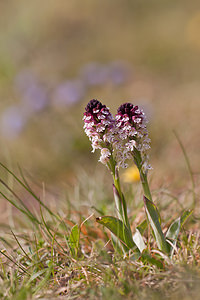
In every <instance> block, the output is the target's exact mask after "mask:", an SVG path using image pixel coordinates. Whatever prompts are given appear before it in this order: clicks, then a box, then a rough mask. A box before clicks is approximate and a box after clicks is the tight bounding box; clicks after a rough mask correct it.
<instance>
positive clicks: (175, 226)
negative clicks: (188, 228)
mask: <svg viewBox="0 0 200 300" xmlns="http://www.w3.org/2000/svg"><path fill="white" fill-rule="evenodd" d="M191 214H192V211H189V210H187V211H185V212H184V213H183V214H182V216H181V217H179V218H177V219H176V220H175V221H174V222H172V224H171V225H170V227H169V229H168V230H167V233H166V239H167V242H168V241H169V242H170V243H169V242H168V244H169V247H170V256H171V257H172V256H173V254H174V250H175V247H176V243H177V239H178V235H179V232H180V230H181V227H182V226H183V224H184V223H185V222H186V220H187V219H188V218H189V216H191Z"/></svg>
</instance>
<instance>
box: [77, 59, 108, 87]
mask: <svg viewBox="0 0 200 300" xmlns="http://www.w3.org/2000/svg"><path fill="white" fill-rule="evenodd" d="M80 76H81V78H82V80H83V81H85V82H86V84H88V85H102V84H105V83H106V82H107V81H108V79H109V72H108V68H107V66H105V65H101V64H99V63H97V62H91V63H88V64H86V65H84V66H83V67H82V68H81V69H80Z"/></svg>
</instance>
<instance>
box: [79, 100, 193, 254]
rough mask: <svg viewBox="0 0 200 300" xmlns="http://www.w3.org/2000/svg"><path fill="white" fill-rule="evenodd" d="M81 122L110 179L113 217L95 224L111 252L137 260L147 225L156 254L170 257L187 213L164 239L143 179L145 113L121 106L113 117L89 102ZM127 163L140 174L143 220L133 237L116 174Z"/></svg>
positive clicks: (146, 139)
mask: <svg viewBox="0 0 200 300" xmlns="http://www.w3.org/2000/svg"><path fill="white" fill-rule="evenodd" d="M83 120H84V130H85V133H86V135H87V136H88V137H89V139H90V141H91V144H92V152H94V151H95V150H96V149H99V150H100V153H101V155H100V158H99V161H100V162H101V163H103V164H104V165H106V166H107V167H108V169H109V170H110V172H111V174H112V177H113V192H114V199H115V205H116V211H117V217H112V216H103V217H98V218H97V219H96V220H97V222H98V223H100V224H102V225H104V226H105V227H107V228H108V229H109V230H110V231H111V233H112V242H113V246H114V248H115V249H116V250H118V251H120V252H123V253H124V254H126V255H127V253H129V252H130V253H133V257H134V258H138V257H140V256H141V255H142V254H143V253H144V252H145V249H147V245H145V243H144V239H143V234H144V231H145V229H146V227H147V225H148V223H149V224H150V226H151V228H152V231H153V237H154V239H155V241H156V243H157V246H158V248H159V250H160V251H162V252H163V253H165V254H167V255H169V256H172V255H173V253H174V250H175V249H176V242H177V238H178V234H179V231H180V229H181V226H182V225H183V223H184V222H185V220H186V219H187V217H188V216H189V215H190V214H191V212H189V211H186V212H185V213H183V215H182V216H181V217H179V218H178V219H176V220H175V221H174V222H173V223H172V224H171V226H170V227H169V229H168V231H167V233H166V234H165V235H164V233H163V231H162V228H161V220H160V216H159V212H158V210H157V208H156V206H155V204H154V203H153V201H152V196H151V192H150V188H149V184H148V179H147V174H148V170H150V169H151V165H150V164H149V156H148V150H149V149H150V138H149V136H148V131H147V118H146V115H145V113H144V112H143V110H142V109H140V108H139V107H138V106H137V105H133V104H131V103H124V104H122V105H121V106H120V107H119V108H118V110H117V114H116V115H115V117H113V116H112V114H111V113H110V111H109V108H108V107H106V105H103V104H102V103H101V102H100V101H98V100H95V99H93V100H91V101H90V102H89V103H88V104H87V106H86V108H85V112H84V117H83ZM130 161H134V163H135V165H136V166H137V168H138V170H139V173H140V180H141V183H142V187H143V191H144V208H145V212H146V216H147V220H144V221H143V222H142V223H141V224H140V225H139V226H138V227H137V228H136V232H135V233H134V234H133V233H132V231H131V226H130V223H129V219H128V214H127V205H126V200H125V197H124V195H123V193H122V190H121V185H120V178H119V172H118V171H119V168H120V167H122V168H126V167H127V166H128V163H129V162H130Z"/></svg>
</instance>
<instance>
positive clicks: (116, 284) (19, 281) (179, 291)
mask: <svg viewBox="0 0 200 300" xmlns="http://www.w3.org/2000/svg"><path fill="white" fill-rule="evenodd" d="M1 167H2V168H4V169H6V170H7V172H8V173H9V174H10V176H13V178H14V180H15V181H16V183H17V184H18V185H20V186H21V189H22V190H24V191H26V192H28V193H29V195H30V196H31V197H32V201H35V203H39V209H38V210H33V209H32V210H31V209H30V208H28V206H27V204H26V203H25V201H23V200H22V199H21V198H20V197H19V196H18V194H17V192H15V191H14V190H13V189H11V188H10V187H9V186H8V185H7V184H6V183H5V182H3V181H2V182H1V183H3V186H4V189H2V192H1V195H2V196H3V197H4V199H6V200H7V201H9V202H10V203H11V204H12V205H13V206H14V207H15V208H17V209H18V213H15V215H13V216H12V219H13V224H11V225H10V226H7V227H4V228H2V230H1V248H0V297H1V298H2V299H36V298H42V297H45V298H48V297H49V298H52V297H55V298H58V299H59V298H61V299H62V298H65V297H67V299H101V298H102V299H104V298H105V299H107V298H111V299H114V298H115V299H122V298H124V297H126V298H127V299H141V298H142V299H147V298H148V299H149V298H150V299H156V298H158V299H159V297H160V296H161V295H162V297H163V299H165V298H166V299H168V298H170V297H171V298H175V297H179V296H181V297H182V298H183V299H184V296H185V295H186V294H187V295H188V297H191V298H192V297H194V295H198V293H199V282H200V274H199V264H200V247H199V231H198V230H197V229H196V230H194V229H193V230H190V231H185V230H184V231H183V232H182V233H181V235H180V236H179V239H178V242H177V247H176V251H175V254H174V256H173V260H169V259H166V257H165V256H163V257H162V256H161V255H160V253H158V252H156V251H154V252H153V251H151V257H150V256H149V254H148V253H146V257H145V256H144V258H143V259H142V260H140V259H139V260H137V261H134V260H132V259H131V257H130V258H129V257H126V258H125V259H124V258H123V257H122V256H121V255H119V254H118V253H116V252H115V251H114V249H113V247H112V244H111V243H110V242H109V241H110V239H111V236H110V235H109V234H108V233H107V231H106V230H105V229H104V228H103V227H101V226H100V225H98V224H96V221H95V218H94V216H93V214H91V211H90V209H86V208H84V210H82V211H81V212H80V211H79V210H78V209H77V208H76V207H75V206H76V205H75V204H73V205H72V207H71V210H70V214H69V205H66V204H67V203H65V205H62V204H61V203H60V205H57V209H56V210H55V209H54V210H52V209H50V203H49V204H48V205H47V204H44V202H43V201H42V200H41V199H40V198H39V197H38V196H37V195H36V194H35V193H34V192H33V190H32V189H31V188H30V186H29V184H28V183H27V182H26V180H24V179H23V178H22V180H21V179H20V178H19V177H18V176H16V175H15V174H14V173H13V172H11V171H10V170H8V169H7V168H6V167H5V166H3V165H1ZM87 180H90V178H88V179H87ZM82 184H85V183H84V182H82ZM14 186H15V185H14ZM83 189H84V188H83V187H80V193H82V192H81V191H82V190H83ZM16 190H17V189H16ZM80 193H79V194H78V193H77V191H76V192H75V195H76V198H79V201H82V200H83V199H82V198H81V197H83V196H84V197H85V195H84V193H85V191H84V193H83V194H80ZM82 195H83V196H82ZM74 200H77V199H74ZM9 205H10V204H9ZM132 205H133V206H134V204H132ZM97 208H98V205H97ZM133 208H135V209H137V210H140V208H139V207H138V206H137V205H135V207H133ZM145 236H146V239H148V238H149V245H151V249H152V250H153V248H155V245H154V241H153V239H151V238H150V237H148V232H147V233H146V235H145ZM169 287H170V289H169ZM189 299H190V298H189Z"/></svg>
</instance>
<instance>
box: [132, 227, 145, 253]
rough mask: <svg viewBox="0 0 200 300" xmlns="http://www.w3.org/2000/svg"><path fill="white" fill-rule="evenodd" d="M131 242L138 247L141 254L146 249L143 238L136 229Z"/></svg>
mask: <svg viewBox="0 0 200 300" xmlns="http://www.w3.org/2000/svg"><path fill="white" fill-rule="evenodd" d="M133 241H134V243H135V244H136V246H137V247H138V249H139V250H140V252H142V251H143V250H144V249H145V248H146V245H145V243H144V240H143V237H142V235H141V233H140V231H139V230H138V229H137V228H136V232H135V233H134V235H133Z"/></svg>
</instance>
